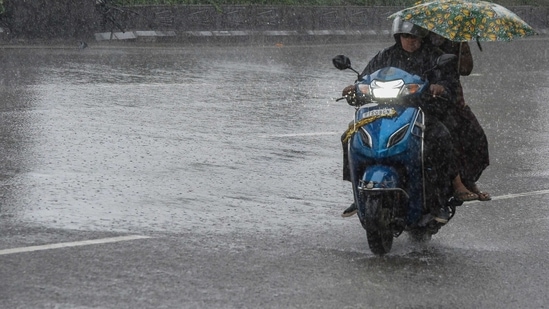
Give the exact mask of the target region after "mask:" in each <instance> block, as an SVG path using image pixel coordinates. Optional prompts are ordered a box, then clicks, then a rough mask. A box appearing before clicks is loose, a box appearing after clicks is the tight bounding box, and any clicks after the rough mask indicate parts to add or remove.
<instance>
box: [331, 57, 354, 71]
mask: <svg viewBox="0 0 549 309" xmlns="http://www.w3.org/2000/svg"><path fill="white" fill-rule="evenodd" d="M332 63H333V64H334V67H336V68H337V69H338V70H347V69H350V68H351V59H349V57H347V56H345V55H337V56H335V57H334V58H333V59H332Z"/></svg>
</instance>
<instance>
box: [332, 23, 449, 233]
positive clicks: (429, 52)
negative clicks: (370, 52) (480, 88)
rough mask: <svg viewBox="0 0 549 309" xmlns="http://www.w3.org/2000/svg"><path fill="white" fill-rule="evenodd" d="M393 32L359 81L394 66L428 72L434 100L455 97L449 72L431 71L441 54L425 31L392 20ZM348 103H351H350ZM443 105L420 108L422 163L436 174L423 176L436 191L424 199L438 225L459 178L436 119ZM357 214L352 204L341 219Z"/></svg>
mask: <svg viewBox="0 0 549 309" xmlns="http://www.w3.org/2000/svg"><path fill="white" fill-rule="evenodd" d="M392 32H393V36H394V39H395V44H394V45H393V46H391V47H388V48H386V49H384V50H383V51H381V52H379V53H378V54H377V55H376V56H374V57H373V58H372V59H371V60H370V62H369V63H368V65H367V66H366V68H365V69H364V71H363V72H362V74H361V75H360V78H362V77H363V76H366V75H369V74H371V73H373V72H375V71H377V70H379V69H381V68H384V67H389V66H392V67H397V68H400V69H402V70H404V71H407V72H409V73H412V74H417V75H420V76H421V75H423V74H424V73H425V72H428V75H427V76H426V77H427V79H428V80H429V81H430V83H431V85H430V92H431V94H432V95H433V97H435V96H445V97H447V98H455V96H456V94H455V93H454V90H455V89H457V85H456V84H455V80H453V79H445V78H446V77H449V76H451V74H449V72H446V71H445V70H447V69H446V68H444V67H443V68H436V69H434V70H431V69H432V68H434V67H435V64H436V59H437V58H438V57H439V56H440V55H442V54H443V52H442V51H441V50H440V49H438V48H436V47H434V46H432V45H431V44H425V43H424V42H423V40H424V38H425V37H426V36H427V34H428V31H427V30H426V29H423V28H421V27H418V26H416V25H414V24H412V23H410V22H407V21H403V20H402V19H400V18H398V17H397V18H395V20H394V21H393V29H392ZM360 78H359V79H360ZM354 89H355V88H354V86H348V87H346V88H345V89H344V90H343V96H345V97H346V98H347V100H348V102H349V101H350V100H351V101H352V100H354V99H355V98H356V97H355V96H354ZM349 103H350V104H351V103H352V102H349ZM445 104H450V102H449V101H444V100H438V99H433V100H429V101H427V102H426V103H425V104H423V105H422V106H420V107H421V108H422V109H423V110H424V111H425V113H426V114H427V115H428V117H427V125H426V130H425V135H424V136H425V145H426V150H425V162H426V165H429V166H430V167H431V168H432V170H434V171H436V175H435V176H433V175H431V177H426V178H428V179H426V181H427V182H428V185H429V186H433V187H434V188H435V189H434V190H428V191H429V192H430V193H431V194H429V196H427V197H426V199H427V203H428V205H430V207H431V213H432V214H433V216H434V217H435V220H437V221H438V222H440V223H446V222H448V212H447V209H446V208H445V207H443V208H442V209H440V205H445V204H446V201H447V200H448V199H449V198H450V197H451V196H452V195H453V190H452V181H453V180H454V179H455V178H456V177H457V176H458V169H457V166H456V157H455V153H454V148H453V145H452V140H451V136H450V133H449V132H448V130H447V129H446V127H445V126H444V125H443V124H442V123H441V122H440V121H439V120H438V118H442V117H443V115H444V113H445V110H446V109H447V108H446V106H445ZM352 105H354V104H352ZM429 116H430V117H429ZM342 146H343V179H344V180H348V181H351V179H350V171H349V162H348V157H347V152H348V148H347V143H346V142H343V136H342ZM434 206H437V207H434ZM356 211H357V207H356V205H355V204H354V203H353V204H351V206H350V207H349V208H347V209H346V210H345V211H344V212H343V214H342V216H344V217H348V216H352V215H354V214H355V213H356Z"/></svg>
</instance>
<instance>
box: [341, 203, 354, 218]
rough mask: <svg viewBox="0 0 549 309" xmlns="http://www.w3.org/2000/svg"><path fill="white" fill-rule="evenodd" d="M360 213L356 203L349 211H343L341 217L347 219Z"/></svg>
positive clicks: (348, 208)
mask: <svg viewBox="0 0 549 309" xmlns="http://www.w3.org/2000/svg"><path fill="white" fill-rule="evenodd" d="M357 211H358V209H357V207H356V204H355V203H352V204H351V206H349V207H347V209H345V210H344V211H343V213H342V214H341V216H342V217H343V218H346V217H351V216H353V215H354V214H356V213H357Z"/></svg>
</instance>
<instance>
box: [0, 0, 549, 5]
mask: <svg viewBox="0 0 549 309" xmlns="http://www.w3.org/2000/svg"><path fill="white" fill-rule="evenodd" d="M112 2H115V3H117V4H118V5H157V4H163V5H174V4H182V5H198V4H201V5H215V6H219V5H322V6H332V5H333V6H337V5H365V6H411V5H414V4H415V3H416V2H418V0H254V1H250V0H112ZM493 2H495V3H498V4H500V5H503V6H520V5H533V6H548V5H549V1H548V0H497V1H493ZM0 3H1V1H0Z"/></svg>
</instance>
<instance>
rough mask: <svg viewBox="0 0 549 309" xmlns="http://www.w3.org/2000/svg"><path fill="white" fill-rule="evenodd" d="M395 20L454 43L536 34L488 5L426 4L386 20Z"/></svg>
mask: <svg viewBox="0 0 549 309" xmlns="http://www.w3.org/2000/svg"><path fill="white" fill-rule="evenodd" d="M397 16H400V17H401V18H402V19H403V20H406V21H409V22H411V23H413V24H415V25H418V26H420V27H423V28H425V29H428V30H430V31H432V32H434V33H436V34H439V35H441V36H443V37H445V38H447V39H449V40H452V41H454V42H466V41H473V40H476V41H511V40H512V39H513V38H516V37H525V36H529V35H535V34H537V33H536V31H535V30H534V29H533V28H532V27H530V26H529V25H528V24H527V23H526V22H524V21H523V20H522V19H520V17H518V16H517V15H516V14H515V13H513V12H511V11H510V10H508V9H506V8H504V7H503V6H501V5H498V4H495V3H492V2H488V1H480V0H437V1H430V2H424V3H420V4H418V5H416V6H413V7H409V8H406V9H404V10H401V11H398V12H396V13H394V14H392V15H391V16H389V18H396V17H397Z"/></svg>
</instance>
